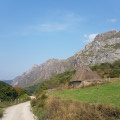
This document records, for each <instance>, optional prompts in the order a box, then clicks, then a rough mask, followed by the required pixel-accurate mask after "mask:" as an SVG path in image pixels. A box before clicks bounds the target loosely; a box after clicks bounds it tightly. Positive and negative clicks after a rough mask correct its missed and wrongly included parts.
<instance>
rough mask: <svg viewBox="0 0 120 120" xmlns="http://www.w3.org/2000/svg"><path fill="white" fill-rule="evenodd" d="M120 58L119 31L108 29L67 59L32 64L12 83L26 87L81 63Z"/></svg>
mask: <svg viewBox="0 0 120 120" xmlns="http://www.w3.org/2000/svg"><path fill="white" fill-rule="evenodd" d="M118 59H120V32H117V31H115V30H114V31H108V32H105V33H101V34H98V35H97V36H96V37H95V39H94V40H93V41H92V42H90V43H88V44H87V45H86V46H85V48H84V49H83V50H80V51H78V52H77V53H76V54H75V55H73V56H72V57H70V58H68V59H62V60H59V59H49V60H47V61H46V62H45V63H43V64H41V65H40V66H39V65H36V64H35V65H34V66H33V67H32V68H31V69H29V70H28V71H27V72H25V73H24V74H23V75H21V76H18V77H16V78H15V79H14V81H13V85H18V86H19V87H28V86H32V85H34V84H37V83H39V82H41V81H44V80H48V79H49V78H51V77H53V76H54V75H56V74H59V73H63V72H65V71H68V70H72V69H75V66H77V67H79V66H80V65H81V64H85V65H94V64H100V63H105V62H110V63H112V62H114V61H115V60H118Z"/></svg>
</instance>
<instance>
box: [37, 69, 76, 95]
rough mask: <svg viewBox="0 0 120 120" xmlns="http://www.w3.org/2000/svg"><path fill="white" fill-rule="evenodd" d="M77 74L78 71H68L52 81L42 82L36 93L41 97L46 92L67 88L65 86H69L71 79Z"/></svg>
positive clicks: (51, 79)
mask: <svg viewBox="0 0 120 120" xmlns="http://www.w3.org/2000/svg"><path fill="white" fill-rule="evenodd" d="M75 72H76V70H73V71H66V72H64V73H61V74H58V75H56V76H54V77H52V78H50V80H47V81H44V82H41V83H40V85H39V88H38V90H37V91H36V93H37V94H38V95H39V94H40V93H42V92H43V91H44V90H48V89H54V88H58V87H62V86H64V87H65V85H69V82H70V79H71V77H72V76H73V75H74V74H75Z"/></svg>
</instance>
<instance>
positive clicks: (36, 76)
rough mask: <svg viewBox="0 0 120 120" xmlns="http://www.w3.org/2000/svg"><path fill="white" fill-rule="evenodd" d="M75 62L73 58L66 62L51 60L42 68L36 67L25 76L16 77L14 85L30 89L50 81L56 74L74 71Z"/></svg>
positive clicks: (41, 66)
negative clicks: (29, 87) (37, 84)
mask: <svg viewBox="0 0 120 120" xmlns="http://www.w3.org/2000/svg"><path fill="white" fill-rule="evenodd" d="M73 61H74V59H73V57H71V58H68V59H66V60H58V59H50V60H48V61H46V62H45V63H43V64H41V65H40V66H39V65H34V66H33V67H32V68H31V69H29V70H28V71H27V72H25V73H24V74H23V75H21V76H18V77H16V78H15V79H14V81H13V85H18V86H19V87H28V86H32V85H34V84H36V83H39V82H40V81H44V80H48V79H49V78H51V77H53V76H54V75H56V74H59V73H63V72H65V71H68V70H72V69H73Z"/></svg>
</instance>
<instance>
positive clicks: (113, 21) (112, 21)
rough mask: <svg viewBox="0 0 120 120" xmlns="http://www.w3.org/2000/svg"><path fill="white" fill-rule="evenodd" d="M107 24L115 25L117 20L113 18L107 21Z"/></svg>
mask: <svg viewBox="0 0 120 120" xmlns="http://www.w3.org/2000/svg"><path fill="white" fill-rule="evenodd" d="M107 22H111V23H115V22H117V19H115V18H111V19H107Z"/></svg>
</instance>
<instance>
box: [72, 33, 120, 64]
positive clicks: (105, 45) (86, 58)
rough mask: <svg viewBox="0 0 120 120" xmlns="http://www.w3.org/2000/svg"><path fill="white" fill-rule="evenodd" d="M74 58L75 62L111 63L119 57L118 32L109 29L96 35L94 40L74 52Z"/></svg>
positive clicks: (119, 38) (119, 43)
mask: <svg viewBox="0 0 120 120" xmlns="http://www.w3.org/2000/svg"><path fill="white" fill-rule="evenodd" d="M74 58H75V59H76V61H77V63H79V62H86V64H100V63H104V62H109V63H112V62H114V61H115V60H118V59H120V32H117V31H109V32H106V33H103V34H99V35H97V36H96V38H95V39H94V41H92V42H90V43H88V44H87V45H86V46H85V49H83V50H81V51H79V52H78V53H77V54H75V55H74Z"/></svg>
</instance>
